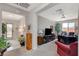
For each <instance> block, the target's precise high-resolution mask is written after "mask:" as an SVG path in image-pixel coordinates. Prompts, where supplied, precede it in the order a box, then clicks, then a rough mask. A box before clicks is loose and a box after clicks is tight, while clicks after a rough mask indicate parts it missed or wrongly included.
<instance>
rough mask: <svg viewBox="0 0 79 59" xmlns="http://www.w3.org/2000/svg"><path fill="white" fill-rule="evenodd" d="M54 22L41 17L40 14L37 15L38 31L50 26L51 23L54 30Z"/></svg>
mask: <svg viewBox="0 0 79 59" xmlns="http://www.w3.org/2000/svg"><path fill="white" fill-rule="evenodd" d="M54 24H55V22H53V21H50V20H49V19H46V18H43V17H41V16H38V32H39V31H40V30H45V28H50V26H51V25H52V26H53V32H55V29H54V26H55V25H54Z"/></svg>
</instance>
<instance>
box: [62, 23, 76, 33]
mask: <svg viewBox="0 0 79 59" xmlns="http://www.w3.org/2000/svg"><path fill="white" fill-rule="evenodd" d="M62 31H65V32H75V23H74V22H71V23H63V24H62Z"/></svg>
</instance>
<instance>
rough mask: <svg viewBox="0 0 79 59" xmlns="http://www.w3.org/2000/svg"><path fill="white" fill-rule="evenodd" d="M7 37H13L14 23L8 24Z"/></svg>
mask: <svg viewBox="0 0 79 59" xmlns="http://www.w3.org/2000/svg"><path fill="white" fill-rule="evenodd" d="M7 37H12V24H7Z"/></svg>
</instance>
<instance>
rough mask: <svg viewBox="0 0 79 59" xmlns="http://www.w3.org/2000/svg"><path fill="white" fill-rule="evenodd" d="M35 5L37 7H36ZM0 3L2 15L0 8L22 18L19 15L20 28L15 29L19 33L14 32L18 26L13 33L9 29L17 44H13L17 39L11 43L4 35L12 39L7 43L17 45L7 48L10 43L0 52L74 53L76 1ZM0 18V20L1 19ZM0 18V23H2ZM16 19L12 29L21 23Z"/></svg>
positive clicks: (65, 54)
mask: <svg viewBox="0 0 79 59" xmlns="http://www.w3.org/2000/svg"><path fill="white" fill-rule="evenodd" d="M29 5H30V6H29ZM39 5H40V7H39V8H38V6H39ZM0 6H1V9H0V15H2V12H4V11H7V12H9V14H10V15H13V16H14V14H16V15H19V16H18V18H20V16H23V17H24V21H23V18H21V19H22V20H21V21H20V22H22V21H23V23H22V24H23V25H22V26H24V27H21V29H19V30H20V31H21V32H22V33H18V31H19V30H17V31H16V32H17V33H14V32H15V31H13V33H14V34H13V35H15V36H13V40H14V39H15V40H14V41H16V40H18V39H19V40H18V42H19V44H18V45H16V43H18V42H16V43H15V42H14V43H13V40H12V39H8V40H11V42H12V43H11V44H13V45H14V47H13V48H16V46H19V45H20V47H19V48H16V49H12V50H10V48H11V45H10V47H8V48H7V50H9V51H7V50H6V51H4V53H3V54H2V55H4V56H10V55H11V56H27V55H29V56H30V55H31V56H42V55H44V56H59V55H61V56H78V34H79V25H78V24H79V20H78V17H79V16H78V6H79V4H76V3H73V4H71V3H67V4H64V3H32V4H31V3H25V4H24V3H22V4H20V3H17V4H0ZM24 7H26V8H24ZM27 7H28V8H27ZM7 12H5V13H6V14H5V15H8V14H7ZM3 16H4V14H3ZM13 16H9V17H11V19H14V18H16V17H13ZM12 17H13V18H12ZM1 19H2V17H1ZM5 19H6V18H5ZM2 20H3V19H2ZM2 20H0V21H1V22H3V21H2ZM4 21H5V20H4ZM6 21H7V20H6ZM6 21H5V22H6ZM9 21H10V20H9ZM11 21H12V20H11ZM1 22H0V25H2V23H1ZM5 22H4V23H5ZM12 22H15V21H12ZM20 22H19V21H17V22H15V23H16V24H18V25H17V26H16V28H14V30H15V29H18V27H19V25H21V23H20ZM7 23H8V21H7ZM0 28H1V26H0ZM0 33H1V34H0V36H2V30H1V29H0ZM16 34H17V35H16ZM11 35H12V34H11ZM3 36H4V35H3ZM19 36H20V37H19ZM16 37H17V38H16ZM21 39H23V40H21ZM63 47H64V48H63ZM65 49H66V50H65ZM63 51H66V52H63Z"/></svg>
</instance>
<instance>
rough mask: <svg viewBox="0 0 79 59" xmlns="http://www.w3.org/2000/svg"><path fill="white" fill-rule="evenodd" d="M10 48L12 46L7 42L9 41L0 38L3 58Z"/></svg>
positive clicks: (0, 53) (0, 52)
mask: <svg viewBox="0 0 79 59" xmlns="http://www.w3.org/2000/svg"><path fill="white" fill-rule="evenodd" d="M9 47H10V44H9V43H8V42H7V39H4V37H0V55H1V56H3V54H4V52H5V51H6V50H7V48H9Z"/></svg>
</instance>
